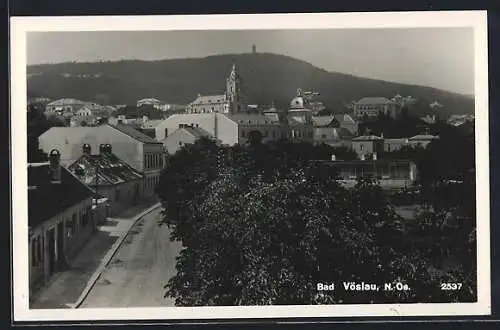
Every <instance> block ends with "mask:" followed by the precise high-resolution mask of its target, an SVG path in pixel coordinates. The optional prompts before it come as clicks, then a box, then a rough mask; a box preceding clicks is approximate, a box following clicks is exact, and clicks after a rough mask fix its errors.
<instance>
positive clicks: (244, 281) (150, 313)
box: [11, 11, 491, 321]
mask: <svg viewBox="0 0 500 330" xmlns="http://www.w3.org/2000/svg"><path fill="white" fill-rule="evenodd" d="M11 31H12V33H11V47H12V57H11V65H12V67H11V72H12V76H11V82H12V83H11V85H12V88H11V93H12V102H11V116H12V119H11V127H12V150H13V163H12V164H13V168H14V169H15V171H13V173H12V177H13V181H12V182H13V187H12V189H13V196H14V198H13V226H12V228H13V233H12V238H13V251H14V256H13V260H14V263H13V264H14V275H13V276H14V277H13V281H14V317H15V318H16V319H17V320H22V321H47V320H108V319H110V320H111V319H112V320H118V319H123V320H140V319H214V318H216V319H226V318H229V319H231V318H290V317H294V318H296V317H360V316H446V315H489V314H490V312H491V311H490V309H491V307H490V251H489V249H490V238H489V237H490V236H489V235H490V232H489V225H490V224H489V223H490V214H489V147H488V139H489V137H488V134H489V133H488V75H487V72H488V71H487V48H486V46H487V35H486V31H487V30H486V12H482V11H463V12H459V11H457V12H401V13H343V14H335V13H325V14H262V15H254V14H251V15H250V14H248V15H204V16H202V15H200V16H197V15H191V16H155V17H153V16H149V17H148V16H134V17H133V16H123V17H118V16H117V17H34V18H20V17H17V18H13V19H12V21H11Z"/></svg>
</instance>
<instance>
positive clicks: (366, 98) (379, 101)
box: [356, 97, 391, 104]
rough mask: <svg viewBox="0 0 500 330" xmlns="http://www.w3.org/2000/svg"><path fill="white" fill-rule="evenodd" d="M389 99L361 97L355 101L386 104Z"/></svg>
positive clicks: (358, 102)
mask: <svg viewBox="0 0 500 330" xmlns="http://www.w3.org/2000/svg"><path fill="white" fill-rule="evenodd" d="M390 102H391V101H390V100H388V99H387V98H385V97H363V98H362V99H361V100H359V101H357V102H356V104H386V103H390Z"/></svg>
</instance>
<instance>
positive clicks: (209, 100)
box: [191, 94, 226, 104]
mask: <svg viewBox="0 0 500 330" xmlns="http://www.w3.org/2000/svg"><path fill="white" fill-rule="evenodd" d="M225 101H226V96H225V95H224V94H221V95H205V96H203V95H198V97H197V98H196V99H195V100H194V101H193V102H191V104H219V103H223V102H225Z"/></svg>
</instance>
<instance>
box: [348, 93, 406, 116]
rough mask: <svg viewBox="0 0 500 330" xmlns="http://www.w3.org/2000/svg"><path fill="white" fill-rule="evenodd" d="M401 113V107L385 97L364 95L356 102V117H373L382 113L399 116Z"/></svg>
mask: <svg viewBox="0 0 500 330" xmlns="http://www.w3.org/2000/svg"><path fill="white" fill-rule="evenodd" d="M400 113H401V107H399V106H398V105H397V104H396V103H395V102H394V101H392V100H389V99H387V98H385V97H364V98H362V99H360V100H359V101H357V102H355V103H354V116H355V117H356V118H366V117H367V118H373V117H378V116H379V115H381V114H383V115H386V116H390V117H393V118H397V117H398V116H399V115H400Z"/></svg>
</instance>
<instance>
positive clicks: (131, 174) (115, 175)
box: [68, 154, 142, 186]
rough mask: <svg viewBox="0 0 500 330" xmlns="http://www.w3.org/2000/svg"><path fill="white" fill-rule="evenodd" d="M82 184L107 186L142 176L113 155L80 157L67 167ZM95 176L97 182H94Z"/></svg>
mask: <svg viewBox="0 0 500 330" xmlns="http://www.w3.org/2000/svg"><path fill="white" fill-rule="evenodd" d="M68 170H69V171H70V172H71V173H73V174H74V175H75V176H76V177H77V178H78V179H80V180H81V181H82V182H83V183H85V184H86V185H90V186H95V185H96V183H97V185H98V186H108V185H115V184H120V183H125V182H129V181H135V180H139V179H141V178H142V174H141V173H140V172H138V171H137V170H135V169H133V168H132V167H130V166H129V165H128V164H127V163H125V162H124V161H122V160H120V159H119V158H118V157H116V156H115V155H114V154H108V155H102V154H100V155H82V156H81V157H80V158H79V159H77V160H76V161H75V162H74V163H73V164H71V165H70V166H69V167H68ZM96 175H97V180H96Z"/></svg>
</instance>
